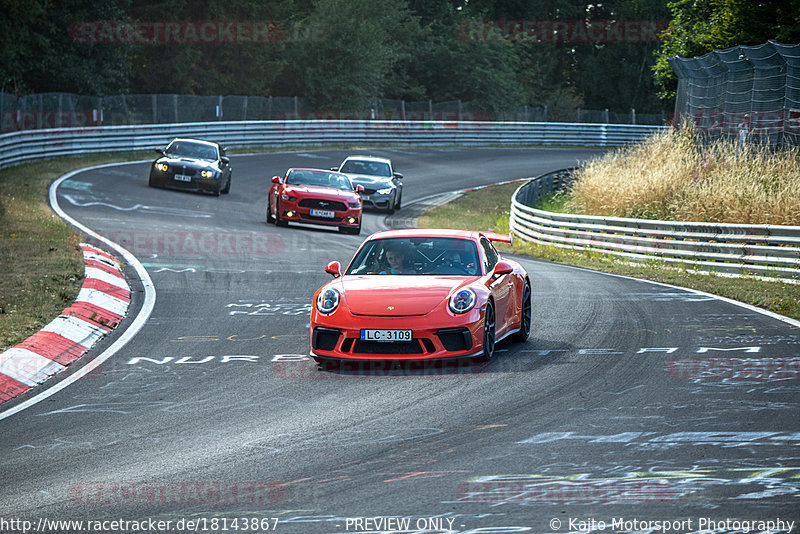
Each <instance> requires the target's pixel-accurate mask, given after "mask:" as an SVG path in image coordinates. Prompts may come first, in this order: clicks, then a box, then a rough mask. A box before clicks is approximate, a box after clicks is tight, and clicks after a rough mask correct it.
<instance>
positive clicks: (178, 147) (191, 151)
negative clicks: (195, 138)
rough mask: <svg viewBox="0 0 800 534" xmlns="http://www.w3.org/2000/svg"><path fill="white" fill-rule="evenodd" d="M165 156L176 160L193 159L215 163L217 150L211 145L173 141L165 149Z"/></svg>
mask: <svg viewBox="0 0 800 534" xmlns="http://www.w3.org/2000/svg"><path fill="white" fill-rule="evenodd" d="M167 155H168V156H172V157H178V158H193V159H205V160H209V161H215V160H216V159H217V149H216V148H215V147H213V146H212V145H206V144H204V143H192V142H190V141H175V142H174V143H171V144H170V145H169V146H168V147H167Z"/></svg>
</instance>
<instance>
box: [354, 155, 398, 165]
mask: <svg viewBox="0 0 800 534" xmlns="http://www.w3.org/2000/svg"><path fill="white" fill-rule="evenodd" d="M349 159H360V160H364V161H379V162H381V163H389V164H391V163H392V160H390V159H389V158H379V157H377V156H358V155H355V156H347V157H346V158H344V161H347V160H349Z"/></svg>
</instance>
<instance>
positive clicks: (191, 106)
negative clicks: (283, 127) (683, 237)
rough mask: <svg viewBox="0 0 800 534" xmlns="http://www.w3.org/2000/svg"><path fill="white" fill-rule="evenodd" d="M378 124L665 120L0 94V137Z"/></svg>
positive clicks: (456, 104)
mask: <svg viewBox="0 0 800 534" xmlns="http://www.w3.org/2000/svg"><path fill="white" fill-rule="evenodd" d="M267 120H270V121H271V120H280V121H284V120H384V121H460V122H461V121H510V122H517V121H520V122H580V123H584V122H604V123H609V124H649V125H663V124H665V122H666V120H667V116H666V115H665V114H664V113H641V112H640V111H637V110H636V109H630V110H626V111H624V112H614V111H609V110H608V109H602V110H590V109H581V108H574V109H571V108H569V107H567V106H556V107H555V108H548V106H525V105H523V106H518V107H517V108H515V109H510V110H507V111H504V112H500V113H488V112H486V111H484V110H482V109H481V108H480V107H479V106H477V105H476V104H475V103H472V102H464V101H461V100H450V101H446V102H433V101H432V100H421V101H407V100H402V99H389V98H380V99H376V100H375V101H374V102H373V103H372V105H371V106H370V107H369V108H368V109H360V110H350V111H346V110H345V111H342V110H320V109H314V108H311V107H310V106H309V105H308V104H307V103H306V101H305V100H304V99H302V98H299V97H279V96H274V97H273V96H267V97H264V96H243V95H225V96H223V95H215V96H201V95H179V94H142V95H130V94H128V95H125V94H121V95H110V96H85V95H76V94H72V93H38V94H31V95H22V96H16V95H13V94H6V93H4V92H3V91H2V90H0V130H1V131H2V132H12V131H19V130H42V129H50V128H86V127H97V126H130V125H137V124H138V125H144V124H173V123H187V122H211V121H228V122H231V121H267Z"/></svg>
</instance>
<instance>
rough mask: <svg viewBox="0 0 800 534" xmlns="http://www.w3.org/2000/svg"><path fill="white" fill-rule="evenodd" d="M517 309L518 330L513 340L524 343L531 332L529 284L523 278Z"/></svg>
mask: <svg viewBox="0 0 800 534" xmlns="http://www.w3.org/2000/svg"><path fill="white" fill-rule="evenodd" d="M521 305H522V306H521V308H520V311H519V331H518V332H517V333H516V334H515V335H514V340H515V341H518V342H520V343H525V342H526V341H527V340H528V335H529V334H530V332H531V315H532V310H531V285H530V283H529V282H528V281H527V280H525V287H524V288H523V290H522V302H521Z"/></svg>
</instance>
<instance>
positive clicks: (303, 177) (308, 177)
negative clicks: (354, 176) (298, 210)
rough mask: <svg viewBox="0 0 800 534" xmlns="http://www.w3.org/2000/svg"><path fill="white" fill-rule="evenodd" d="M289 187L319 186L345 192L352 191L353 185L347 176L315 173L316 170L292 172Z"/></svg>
mask: <svg viewBox="0 0 800 534" xmlns="http://www.w3.org/2000/svg"><path fill="white" fill-rule="evenodd" d="M286 183H287V184H288V185H317V186H322V187H333V188H335V189H342V190H345V191H352V190H353V185H352V184H351V183H350V180H349V179H348V178H347V176H345V175H343V174H339V173H338V172H329V171H314V170H292V171H289V176H287V177H286Z"/></svg>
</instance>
